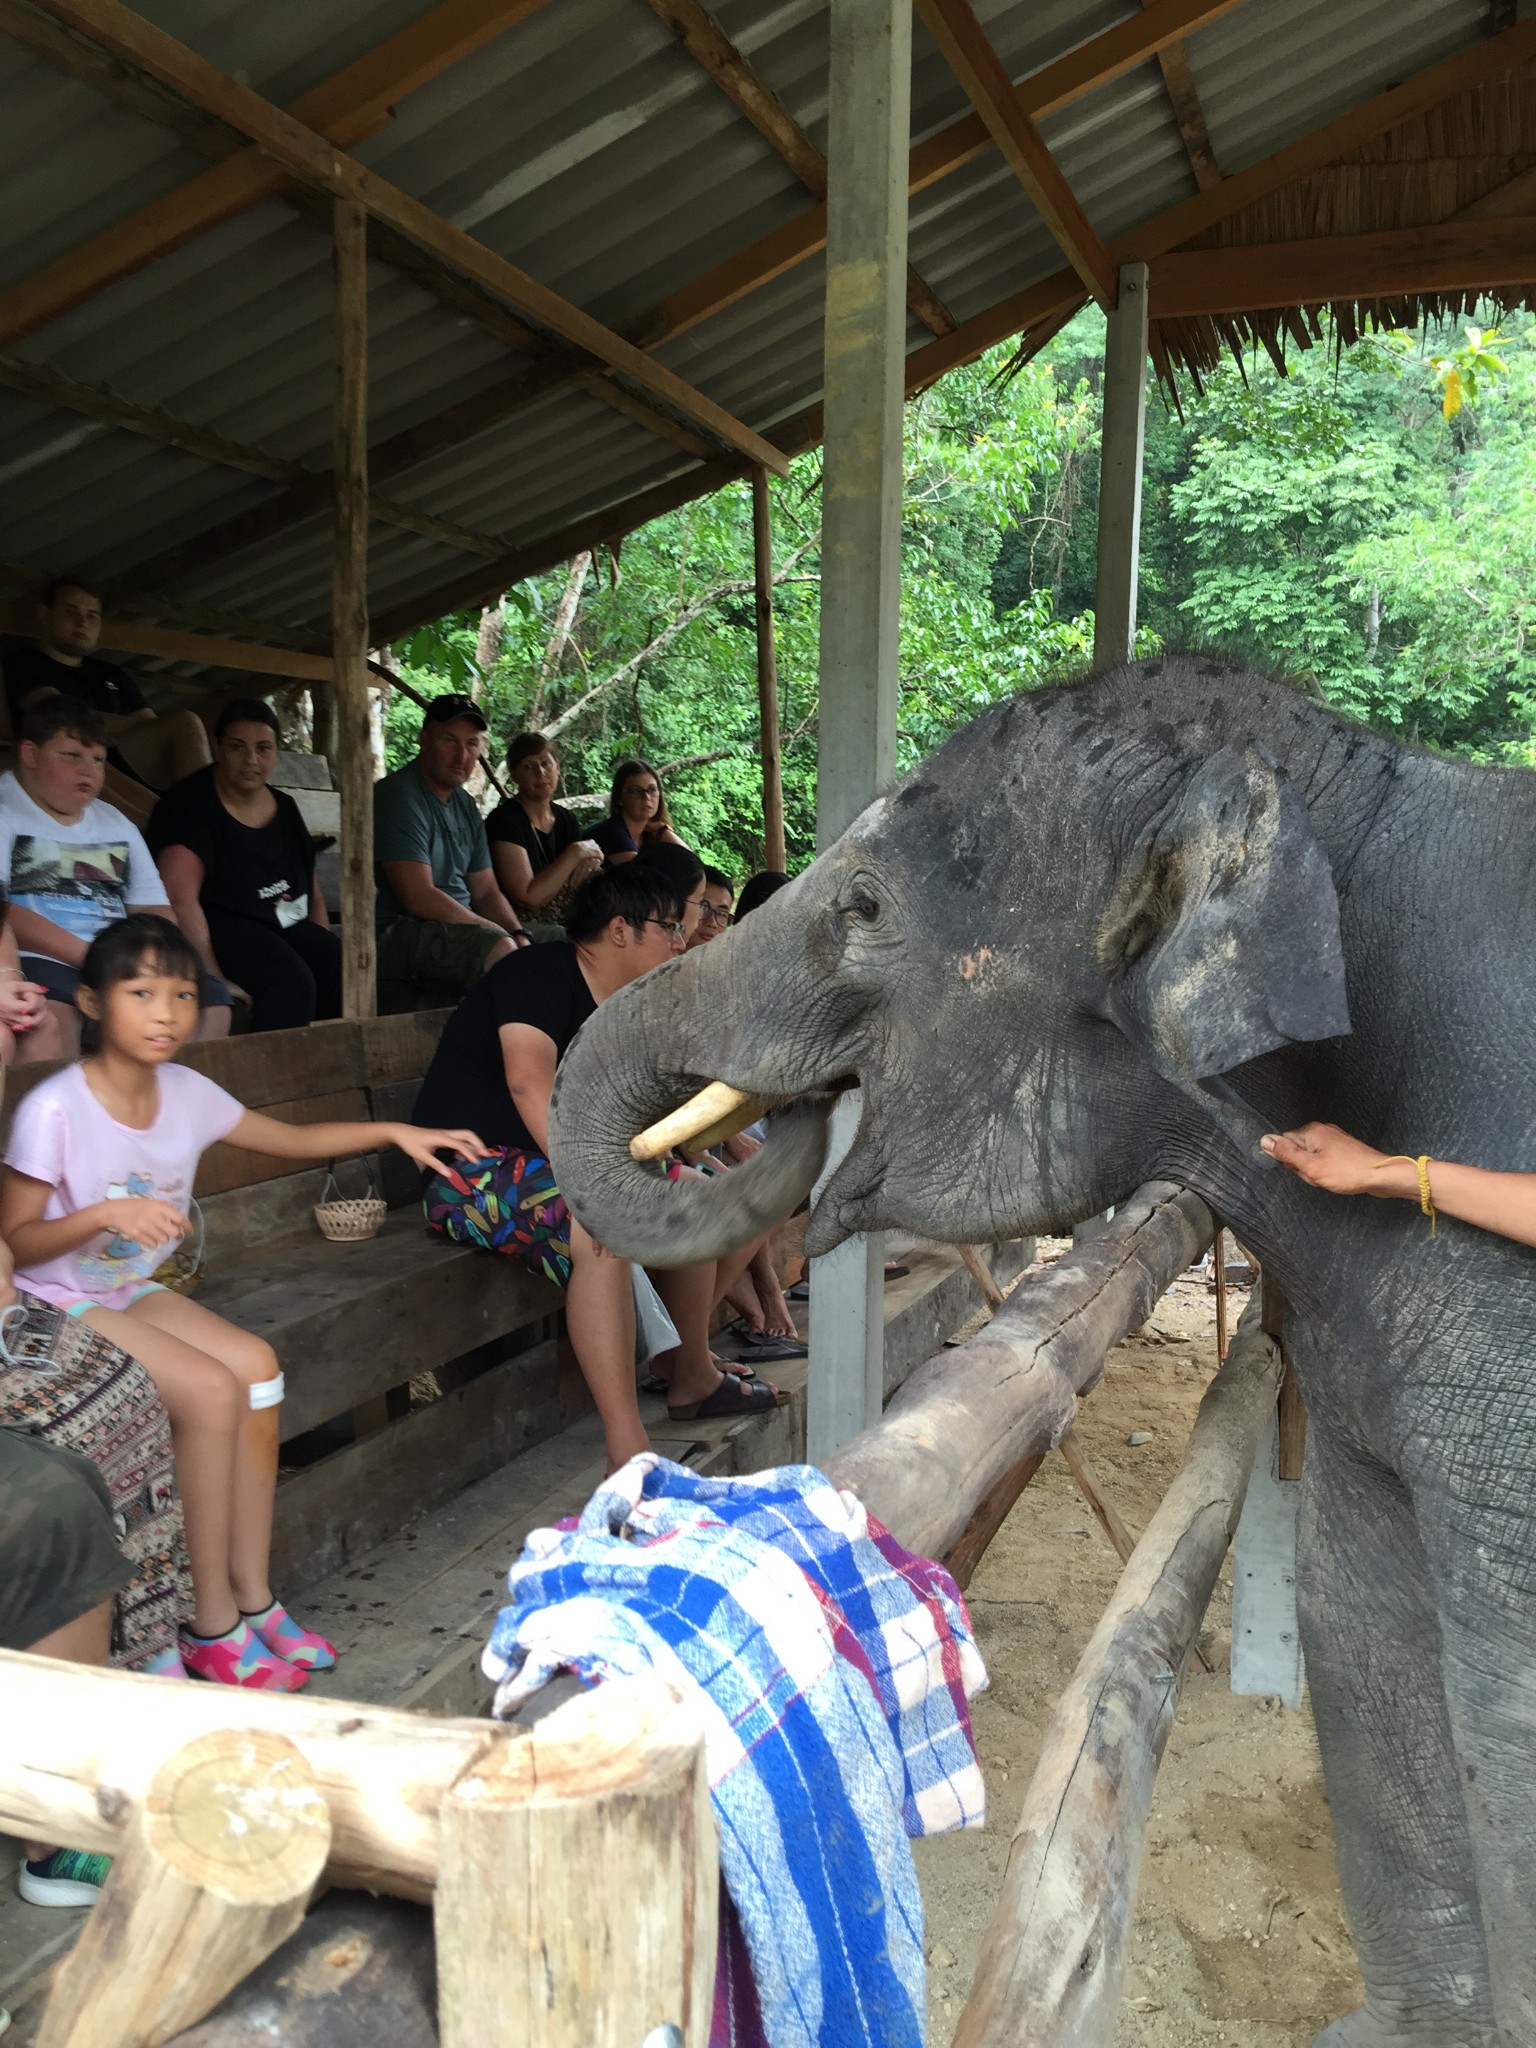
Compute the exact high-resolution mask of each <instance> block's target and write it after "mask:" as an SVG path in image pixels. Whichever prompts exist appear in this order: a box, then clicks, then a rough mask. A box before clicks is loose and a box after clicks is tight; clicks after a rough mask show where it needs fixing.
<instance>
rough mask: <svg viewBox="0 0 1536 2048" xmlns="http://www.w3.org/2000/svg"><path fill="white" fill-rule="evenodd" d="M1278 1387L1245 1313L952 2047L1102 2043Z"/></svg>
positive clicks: (1096, 2047)
mask: <svg viewBox="0 0 1536 2048" xmlns="http://www.w3.org/2000/svg"><path fill="white" fill-rule="evenodd" d="M1279 1377H1280V1360H1279V1355H1278V1350H1277V1347H1276V1346H1275V1345H1274V1344H1273V1343H1272V1342H1271V1341H1270V1340H1269V1338H1267V1337H1266V1336H1265V1335H1264V1333H1263V1331H1262V1330H1261V1329H1260V1328H1259V1327H1258V1318H1257V1317H1256V1316H1254V1315H1253V1313H1252V1311H1251V1310H1250V1311H1249V1313H1248V1315H1246V1316H1245V1317H1244V1319H1243V1323H1242V1327H1241V1328H1240V1329H1239V1331H1238V1333H1237V1336H1236V1338H1235V1340H1234V1342H1233V1345H1232V1355H1231V1357H1230V1358H1229V1359H1228V1360H1227V1363H1226V1365H1225V1366H1223V1368H1222V1370H1221V1371H1220V1372H1219V1373H1218V1374H1217V1376H1216V1378H1215V1379H1214V1380H1212V1382H1211V1384H1210V1386H1209V1387H1208V1388H1207V1389H1206V1393H1205V1398H1204V1399H1203V1400H1202V1401H1201V1403H1200V1413H1199V1415H1198V1416H1197V1417H1196V1420H1195V1427H1194V1431H1193V1433H1192V1434H1191V1436H1190V1440H1189V1448H1188V1450H1187V1451H1186V1452H1185V1455H1184V1462H1183V1464H1182V1465H1181V1466H1180V1468H1179V1471H1178V1474H1177V1476H1176V1477H1175V1479H1174V1482H1173V1484H1172V1485H1171V1486H1170V1487H1169V1489H1168V1491H1167V1493H1166V1495H1165V1496H1164V1498H1163V1502H1162V1505H1161V1506H1160V1507H1159V1508H1158V1511H1157V1513H1156V1514H1155V1515H1154V1516H1153V1517H1152V1520H1151V1522H1150V1523H1149V1524H1148V1526H1147V1531H1146V1534H1145V1535H1144V1536H1143V1537H1142V1539H1141V1541H1140V1543H1138V1544H1137V1546H1136V1548H1135V1550H1134V1552H1133V1553H1132V1555H1131V1561H1130V1563H1129V1564H1128V1565H1127V1566H1126V1568H1125V1572H1124V1574H1123V1575H1122V1577H1121V1580H1120V1583H1119V1585H1118V1586H1117V1587H1116V1589H1115V1593H1114V1597H1113V1599H1111V1601H1110V1603H1109V1605H1108V1606H1107V1607H1106V1608H1105V1610H1104V1614H1103V1617H1102V1618H1101V1620H1100V1622H1099V1625H1098V1627H1097V1628H1096V1629H1095V1630H1094V1633H1093V1637H1092V1640H1091V1641H1090V1642H1089V1644H1088V1647H1087V1649H1086V1650H1085V1651H1084V1652H1083V1655H1082V1659H1081V1661H1080V1662H1079V1664H1078V1667H1077V1670H1076V1671H1075V1672H1074V1673H1073V1675H1072V1682H1071V1684H1070V1685H1069V1686H1068V1687H1067V1689H1066V1691H1065V1692H1064V1693H1063V1694H1062V1696H1061V1701H1060V1703H1059V1705H1058V1706H1057V1709H1056V1714H1055V1718H1054V1719H1053V1721H1052V1723H1051V1726H1050V1729H1049V1731H1048V1732H1047V1735H1046V1739H1045V1746H1044V1748H1043V1749H1042V1751H1041V1754H1040V1762H1039V1765H1038V1767H1037V1769H1036V1771H1035V1775H1034V1778H1033V1780H1032V1782H1031V1784H1030V1787H1029V1790H1028V1792H1027V1793H1026V1794H1025V1797H1024V1809H1023V1812H1022V1814H1021V1815H1020V1818H1019V1825H1018V1827H1017V1829H1016V1830H1015V1832H1014V1837H1013V1843H1012V1846H1011V1848H1010V1849H1009V1852H1008V1867H1007V1872H1006V1875H1005V1877H1004V1880H1003V1892H1002V1897H1001V1900H1000V1901H999V1904H998V1908H997V1912H996V1914H995V1915H994V1917H993V1920H992V1924H991V1926H990V1927H989V1928H988V1930H987V1933H986V1937H985V1939H984V1940H983V1942H982V1946H981V1954H980V1957H979V1958H978V1960H977V1964H976V1975H975V1978H974V1980H973V1982H972V1987H971V1996H970V1999H969V2001H968V2003H967V2005H966V2008H965V2010H964V2012H963V2013H962V2014H961V2016H960V2024H959V2026H958V2028H957V2029H956V2032H955V2037H954V2039H955V2048H1014V2044H1015V2043H1018V2042H1022V2041H1027V2042H1028V2043H1029V2044H1030V2048H1068V2044H1069V2043H1070V2044H1071V2048H1105V2044H1107V2043H1108V2041H1109V2040H1110V2038H1111V2035H1112V2034H1113V2032H1114V2027H1115V2022H1116V2020H1117V2019H1118V2017H1119V2012H1120V1995H1121V1984H1122V1982H1123V1979H1124V1974H1125V1964H1126V1952H1127V1948H1128V1945H1129V1938H1130V1925H1131V1911H1132V1907H1133V1905H1134V1902H1135V1892H1136V1877H1137V1871H1138V1867H1139V1865H1140V1861H1141V1842H1142V1835H1143V1831H1144V1830H1145V1827H1146V1822H1147V1815H1148V1812H1149V1810H1150V1807H1151V1803H1152V1792H1153V1787H1154V1785H1155V1784H1156V1779H1157V1766H1158V1763H1159V1761H1160V1760H1161V1757H1162V1753H1163V1749H1164V1746H1165V1745H1166V1743H1167V1740H1168V1732H1169V1730H1170V1728H1171V1727H1172V1725H1173V1716H1174V1711H1175V1709H1176V1707H1177V1704H1178V1697H1179V1686H1180V1682H1181V1679H1182V1675H1183V1671H1184V1667H1185V1662H1186V1659H1187V1658H1188V1656H1189V1652H1190V1649H1191V1648H1192V1646H1193V1644H1194V1640H1195V1636H1196V1634H1197V1633H1198V1631H1199V1627H1200V1619H1201V1616H1202V1615H1203V1614H1204V1612H1205V1608H1206V1603H1207V1602H1208V1601H1209V1599H1210V1596H1211V1589H1212V1587H1213V1586H1214V1585H1215V1583H1216V1577H1217V1574H1218V1572H1219V1571H1220V1569H1221V1561H1222V1559H1223V1557H1224V1556H1225V1555H1226V1550H1227V1545H1228V1543H1229V1542H1230V1540H1231V1536H1232V1531H1233V1529H1234V1527H1235V1526H1236V1523H1237V1518H1238V1515H1239V1513H1240V1512H1241V1510H1242V1504H1243V1494H1244V1492H1245V1490H1246V1488H1247V1485H1248V1476H1249V1474H1250V1472H1251V1471H1252V1469H1253V1461H1254V1456H1255V1454H1256V1452H1257V1450H1258V1446H1259V1441H1260V1439H1261V1437H1262V1436H1263V1433H1264V1429H1265V1425H1266V1423H1267V1422H1268V1419H1269V1414H1270V1410H1271V1408H1272V1407H1273V1405H1274V1399H1275V1388H1276V1386H1277V1384H1278V1382H1279Z"/></svg>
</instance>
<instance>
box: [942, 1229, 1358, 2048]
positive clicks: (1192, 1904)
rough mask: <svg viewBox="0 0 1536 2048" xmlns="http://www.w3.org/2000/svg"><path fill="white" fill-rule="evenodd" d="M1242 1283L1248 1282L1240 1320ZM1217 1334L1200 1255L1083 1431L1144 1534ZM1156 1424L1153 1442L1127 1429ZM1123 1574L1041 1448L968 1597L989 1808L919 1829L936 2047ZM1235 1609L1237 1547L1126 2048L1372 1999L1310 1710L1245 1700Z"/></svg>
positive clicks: (1161, 1860) (1278, 2044)
mask: <svg viewBox="0 0 1536 2048" xmlns="http://www.w3.org/2000/svg"><path fill="white" fill-rule="evenodd" d="M1042 1249H1043V1252H1044V1255H1045V1256H1047V1257H1049V1256H1051V1255H1053V1254H1055V1253H1057V1252H1059V1251H1060V1250H1061V1249H1063V1247H1060V1246H1056V1245H1047V1246H1045V1247H1043V1248H1042ZM1246 1300H1247V1295H1246V1293H1245V1292H1242V1291H1238V1290H1235V1289H1234V1290H1233V1294H1232V1300H1231V1306H1232V1315H1233V1321H1234V1324H1235V1321H1236V1317H1237V1314H1238V1312H1239V1311H1240V1309H1241V1308H1242V1306H1243V1304H1244V1302H1245V1301H1246ZM1215 1352H1216V1344H1215V1302H1214V1297H1213V1296H1212V1294H1211V1293H1210V1292H1209V1291H1208V1289H1207V1286H1206V1280H1205V1276H1204V1275H1203V1274H1200V1273H1194V1274H1191V1275H1189V1276H1188V1277H1186V1278H1185V1279H1183V1280H1181V1281H1179V1282H1178V1283H1176V1285H1175V1286H1174V1287H1173V1288H1172V1290H1171V1291H1170V1292H1169V1293H1168V1294H1167V1295H1166V1296H1165V1297H1164V1298H1163V1300H1162V1301H1161V1302H1160V1303H1159V1304H1158V1307H1157V1308H1156V1310H1154V1312H1153V1315H1152V1318H1151V1320H1150V1322H1149V1323H1148V1324H1147V1325H1146V1327H1145V1329H1144V1330H1143V1331H1141V1332H1139V1333H1138V1335H1137V1336H1135V1337H1133V1338H1130V1339H1128V1340H1127V1341H1126V1342H1125V1343H1124V1344H1122V1345H1121V1346H1120V1347H1119V1348H1118V1349H1117V1350H1116V1351H1114V1352H1113V1353H1112V1354H1111V1355H1110V1358H1109V1362H1108V1368H1107V1371H1106V1373H1105V1376H1104V1379H1103V1381H1102V1382H1101V1383H1100V1385H1099V1386H1098V1387H1097V1388H1096V1389H1095V1391H1094V1392H1093V1393H1092V1394H1091V1395H1090V1396H1089V1398H1088V1399H1087V1400H1086V1401H1085V1402H1084V1404H1083V1409H1082V1415H1081V1418H1080V1420H1079V1422H1078V1425H1077V1435H1078V1438H1079V1440H1080V1442H1081V1443H1082V1445H1083V1448H1084V1450H1085V1451H1086V1452H1087V1454H1088V1457H1089V1458H1090V1460H1091V1461H1092V1463H1093V1465H1094V1466H1095V1467H1096V1469H1097V1470H1098V1473H1099V1475H1100V1477H1101V1479H1102V1480H1103V1482H1104V1485H1105V1490H1106V1492H1108V1493H1110V1494H1111V1495H1112V1497H1113V1499H1114V1501H1115V1504H1116V1505H1117V1507H1118V1508H1119V1510H1120V1513H1121V1515H1122V1517H1123V1518H1124V1520H1125V1521H1126V1522H1127V1523H1128V1524H1129V1525H1130V1527H1131V1530H1132V1532H1133V1533H1135V1534H1139V1533H1140V1531H1141V1530H1142V1529H1143V1528H1144V1527H1145V1526H1146V1524H1147V1522H1148V1520H1149V1519H1150V1517H1151V1515H1152V1513H1153V1510H1154V1509H1155V1508H1156V1506H1157V1503H1158V1501H1159V1500H1160V1498H1161V1496H1162V1493H1163V1490H1164V1488H1165V1487H1166V1486H1167V1484H1168V1482H1169V1480H1170V1479H1171V1478H1172V1477H1173V1474H1174V1472H1175V1470H1176V1468H1177V1466H1178V1463H1179V1459H1180V1457H1181V1455H1182V1453H1183V1449H1184V1445H1185V1442H1186V1439H1187V1438H1188V1435H1189V1430H1190V1426H1191V1424H1192V1422H1193V1420H1194V1415H1195V1410H1196V1408H1197V1406H1198V1405H1199V1401H1200V1396H1201V1394H1202V1393H1203V1391H1204V1389H1205V1386H1206V1384H1207V1382H1208V1381H1209V1379H1210V1377H1211V1375H1212V1373H1213V1372H1214V1371H1215ZM1142 1431H1147V1432H1149V1433H1150V1438H1151V1440H1150V1442H1148V1443H1145V1444H1141V1445H1135V1446H1133V1445H1131V1444H1130V1443H1129V1442H1128V1441H1127V1439H1128V1438H1129V1437H1130V1436H1132V1435H1133V1434H1137V1433H1140V1432H1142ZM1118 1575H1119V1564H1118V1562H1117V1560H1116V1558H1115V1555H1114V1552H1113V1551H1112V1550H1111V1549H1110V1547H1109V1543H1108V1541H1107V1540H1106V1538H1105V1537H1104V1535H1103V1533H1102V1531H1101V1530H1100V1529H1099V1526H1098V1524H1097V1523H1096V1522H1095V1521H1094V1519H1093V1517H1092V1516H1091V1514H1090V1513H1089V1511H1088V1509H1087V1507H1086V1506H1085V1505H1084V1503H1083V1500H1082V1497H1081V1496H1080V1495H1079V1493H1078V1492H1077V1489H1076V1487H1075V1486H1074V1484H1073V1482H1072V1478H1071V1475H1070V1474H1069V1472H1068V1471H1067V1468H1066V1466H1065V1464H1064V1463H1063V1462H1062V1460H1061V1459H1060V1458H1058V1457H1052V1458H1049V1459H1047V1461H1046V1463H1045V1464H1044V1465H1043V1466H1042V1467H1041V1469H1040V1471H1039V1472H1038V1473H1037V1474H1036V1476H1035V1478H1034V1480H1033V1481H1032V1482H1031V1484H1030V1485H1029V1486H1028V1487H1027V1488H1026V1489H1025V1491H1024V1493H1023V1495H1022V1497H1021V1498H1020V1501H1019V1504H1018V1506H1017V1507H1016V1508H1015V1509H1014V1511H1013V1513H1012V1515H1010V1517H1009V1518H1008V1521H1007V1523H1006V1524H1005V1525H1004V1527H1003V1529H1002V1531H1001V1532H1000V1534H999V1536H998V1537H997V1539H996V1541H995V1542H994V1543H993V1545H992V1547H991V1549H990V1550H989V1551H988V1553H987V1555H986V1557H985V1558H984V1559H983V1561H982V1565H981V1568H980V1570H979V1571H978V1572H977V1574H976V1577H975V1579H974V1580H973V1581H972V1584H971V1588H970V1593H969V1596H968V1597H969V1600H970V1607H971V1616H972V1619H973V1621H974V1623H975V1626H976V1634H977V1639H978V1641H979V1643H980V1645H981V1650H982V1654H983V1656H984V1657H985V1658H986V1661H987V1669H988V1671H989V1673H990V1676H991V1681H992V1682H991V1687H990V1690H989V1691H987V1692H986V1693H984V1694H983V1695H982V1696H981V1698H980V1699H979V1700H977V1701H976V1702H975V1704H974V1707H973V1713H974V1716H975V1728H976V1738H977V1747H978V1750H979V1751H980V1754H981V1758H982V1762H983V1764H984V1766H985V1767H986V1777H987V1798H988V1817H987V1825H986V1827H985V1828H984V1829H983V1830H982V1831H980V1832H979V1833H974V1834H963V1835H950V1836H946V1837H944V1838H942V1839H940V1840H938V1841H934V1842H919V1843H917V1844H916V1845H915V1848H916V1852H917V1866H918V1872H919V1875H920V1877H921V1879H922V1886H923V1896H924V1901H925V1904H926V1909H927V1921H928V1956H929V1977H928V2007H929V2041H930V2044H931V2048H949V2043H950V2040H951V2038H952V2036H953V2033H954V2028H955V2024H956V2022H957V2020H958V2019H959V2016H960V2011H961V2008H962V2006H963V2005H964V2003H965V1999H966V1994H967V1991H968V1989H969V1986H970V1979H971V1972H972V1969H973V1967H974V1964H975V1960H976V1951H977V1948H978V1946H979V1944H980V1941H981V1937H982V1934H983V1932H984V1931H985V1929H986V1925H987V1922H988V1921H989V1920H990V1918H991V1916H992V1911H993V1908H994V1906H995V1904H996V1901H997V1895H998V1889H999V1886H1000V1884H1001V1881H1002V1873H1003V1866H1004V1863H1005V1860H1006V1857H1007V1852H1008V1842H1009V1837H1010V1836H1011V1834H1012V1831H1013V1828H1014V1825H1015V1823H1016V1821H1017V1818H1018V1812H1019V1806H1020V1802H1021V1800H1022V1797H1023V1794H1024V1791H1025V1789H1026V1787H1027V1786H1028V1783H1029V1779H1030V1775H1031V1773H1032V1772H1033V1770H1034V1767H1035V1759H1036V1757H1037V1755H1038V1753H1039V1748H1040V1743H1041V1740H1042V1738H1043V1735H1044V1732H1045V1729H1046V1726H1047V1724H1048V1722H1049V1720H1050V1717H1051V1713H1052V1710H1053V1709H1054V1707H1055V1704H1056V1699H1057V1696H1058V1695H1059V1694H1060V1692H1061V1691H1062V1689H1063V1687H1064V1686H1065V1685H1066V1683H1067V1680H1068V1678H1069V1677H1070V1676H1071V1673H1072V1671H1073V1668H1074V1666H1075V1665H1076V1662H1077V1659H1078V1657H1079V1656H1080V1654H1081V1652H1082V1650H1083V1647H1084V1645H1085V1644H1086V1643H1087V1640H1088V1638H1089V1636H1090V1634H1091V1633H1092V1631H1093V1629H1094V1626H1095V1625H1096V1623H1097V1621H1098V1618H1099V1615H1100V1613H1101V1611H1102V1610H1103V1607H1104V1604H1105V1602H1106V1601H1107V1600H1108V1598H1109V1595H1110V1593H1111V1591H1112V1590H1113V1588H1114V1584H1115V1581H1116V1578H1117V1577H1118ZM1231 1620H1232V1588H1231V1574H1230V1561H1229V1564H1228V1566H1227V1567H1226V1568H1224V1570H1223V1572H1222V1576H1221V1579H1220V1581H1219V1583H1218V1585H1217V1589H1216V1592H1215V1594H1214V1596H1213V1598H1212V1601H1211V1605H1210V1607H1209V1609H1208V1610H1207V1613H1206V1619H1205V1628H1206V1633H1205V1635H1204V1637H1203V1638H1202V1642H1203V1647H1204V1649H1205V1652H1206V1655H1207V1656H1208V1657H1209V1659H1210V1661H1211V1663H1212V1664H1213V1665H1215V1667H1216V1669H1215V1674H1214V1676H1212V1675H1210V1674H1208V1673H1206V1672H1204V1671H1202V1670H1201V1669H1200V1667H1199V1665H1198V1664H1197V1663H1192V1665H1191V1670H1190V1674H1189V1677H1188V1679H1187V1681H1186V1683H1185V1687H1184V1693H1183V1697H1182V1700H1181V1701H1180V1705H1179V1712H1178V1718H1177V1720H1176V1722H1175V1724H1174V1729H1173V1734H1172V1736H1171V1738H1170V1740H1169V1744H1168V1749H1167V1752H1166V1754H1165V1756H1164V1759H1163V1765H1162V1769H1161V1771H1160V1772H1159V1774H1158V1780H1157V1792H1156V1797H1155V1800H1154V1803H1153V1807H1152V1815H1151V1820H1150V1822H1149V1825H1148V1829H1147V1844H1146V1853H1145V1855H1144V1857H1143V1860H1142V1869H1141V1880H1140V1887H1139V1891H1138V1895H1137V1900H1136V1909H1135V1923H1134V1933H1133V1936H1132V1943H1131V1962H1130V1968H1129V1970H1128V1971H1127V1974H1126V1983H1125V1999H1124V2004H1123V2006H1122V2009H1121V2017H1120V2024H1119V2027H1118V2029H1117V2032H1116V2036H1115V2039H1116V2043H1117V2048H1183V2044H1185V2043H1197V2044H1199V2048H1224V2044H1228V2043H1230V2044H1232V2048H1292V2044H1295V2048H1305V2044H1307V2043H1309V2042H1310V2041H1311V2039H1312V2037H1313V2035H1314V2034H1316V2033H1317V2031H1318V2029H1319V2028H1320V2027H1322V2026H1323V2025H1324V2024H1325V2023H1326V2022H1327V2021H1328V2020H1330V2019H1333V2018H1335V2017H1336V2016H1337V2015H1338V2014H1339V2013H1342V2012H1346V2011H1348V2010H1349V2009H1350V2008H1351V2007H1353V2006H1354V2005H1356V2004H1357V2003H1358V2002H1359V1997H1360V1985H1359V1979H1358V1977H1357V1975H1356V1971H1355V1964H1354V1958H1353V1954H1352V1951H1351V1948H1350V1941H1349V1936H1348V1934H1347V1932H1346V1930H1345V1926H1344V1920H1343V1914H1342V1909H1341V1904H1340V1899H1339V1891H1338V1881H1337V1877H1336V1875H1335V1869H1334V1855H1333V1834H1332V1829H1331V1827H1330V1824H1329V1818H1328V1809H1327V1806H1326V1805H1325V1804H1324V1800H1323V1786H1322V1776H1321V1772H1320V1769H1319V1765H1318V1757H1317V1741H1316V1737H1315V1735H1314V1733H1313V1729H1312V1723H1311V1718H1310V1716H1309V1715H1308V1714H1307V1713H1306V1712H1305V1711H1303V1712H1302V1713H1301V1714H1290V1713H1286V1712H1285V1711H1284V1710H1283V1709H1281V1707H1280V1706H1279V1703H1278V1702H1275V1701H1270V1700H1263V1699H1237V1698H1234V1697H1233V1695H1232V1693H1231V1692H1230V1691H1229V1689H1228V1662H1229V1652H1230V1642H1231Z"/></svg>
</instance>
